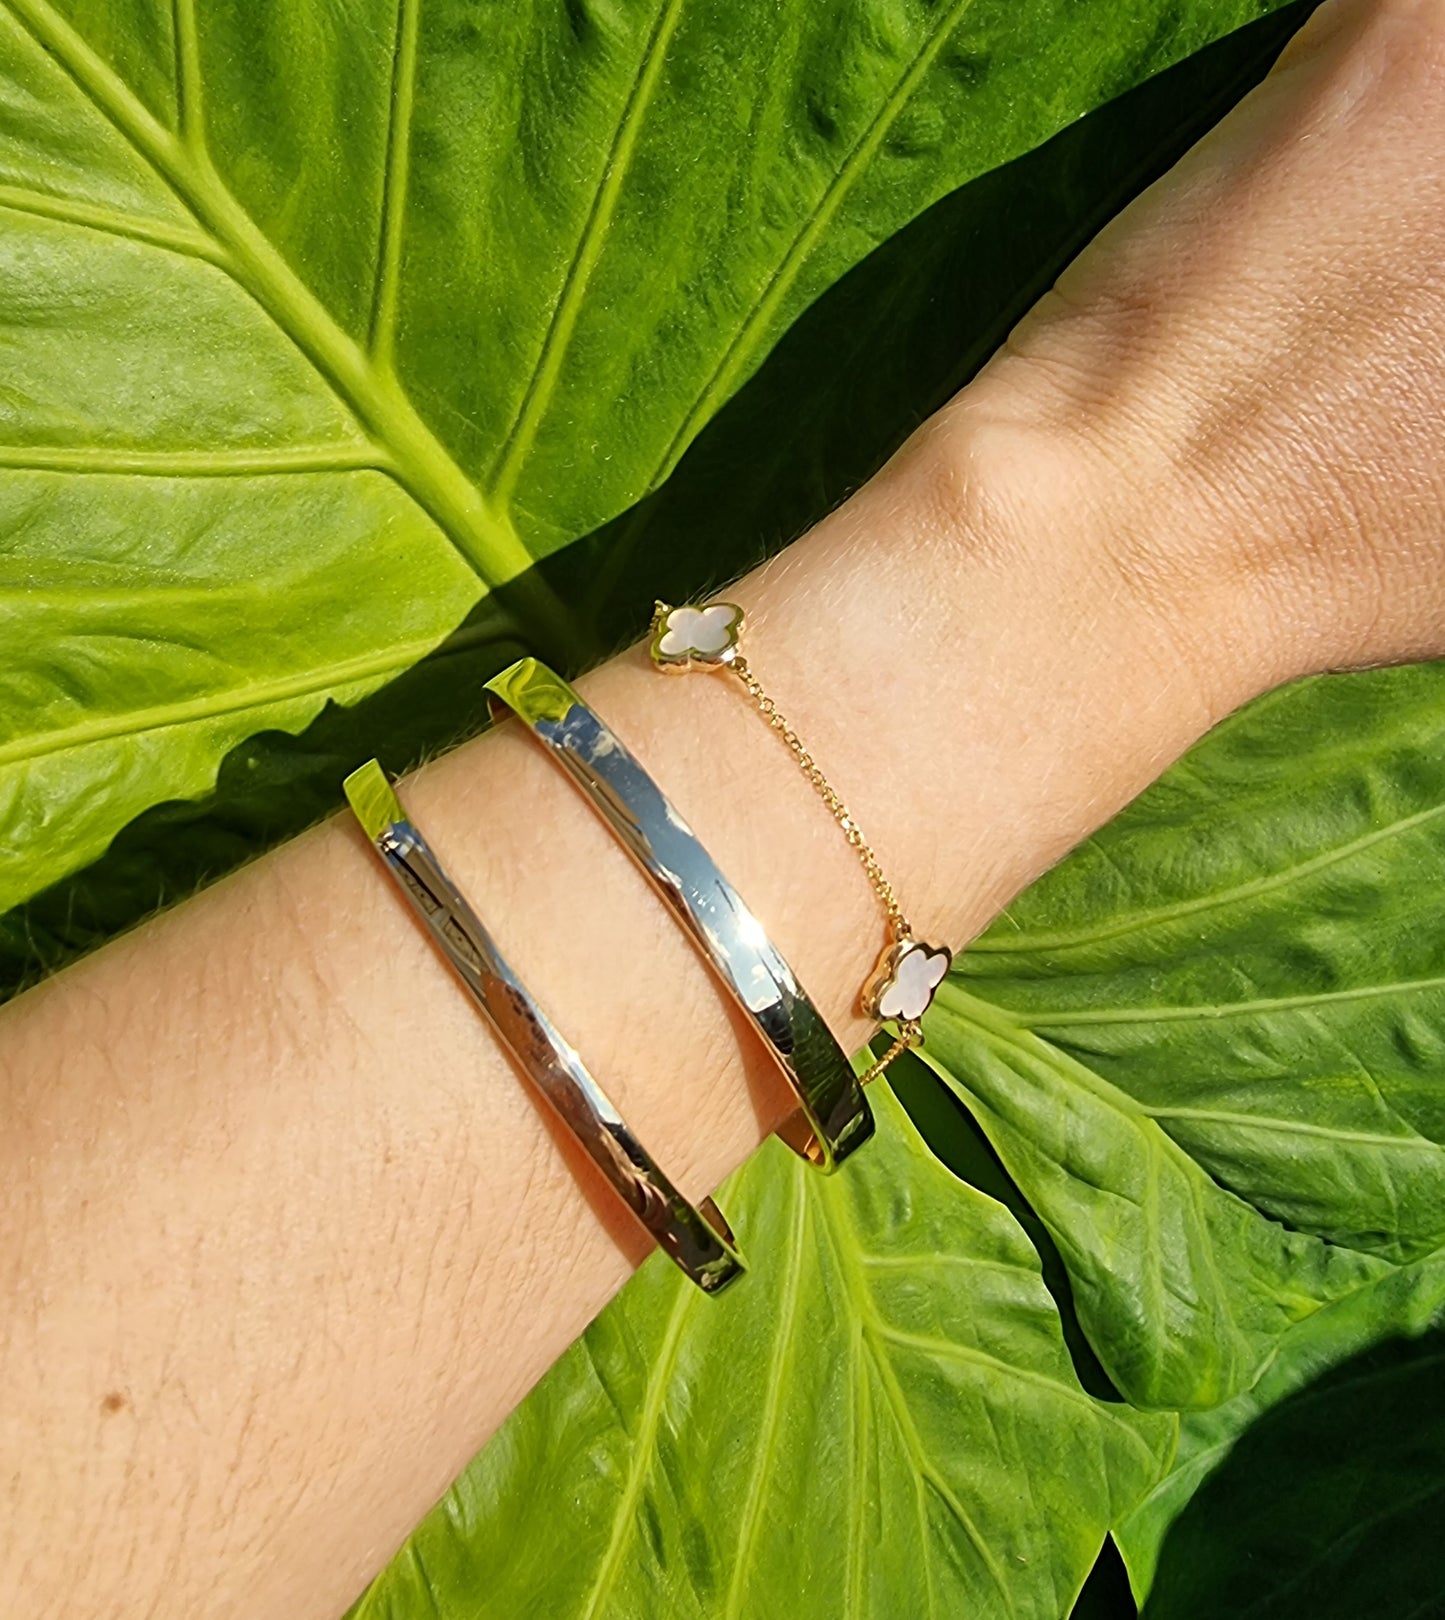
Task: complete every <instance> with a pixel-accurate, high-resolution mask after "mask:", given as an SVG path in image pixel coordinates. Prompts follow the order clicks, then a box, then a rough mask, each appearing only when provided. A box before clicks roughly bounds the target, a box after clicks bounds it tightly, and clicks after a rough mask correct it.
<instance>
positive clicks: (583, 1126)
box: [344, 759, 743, 1294]
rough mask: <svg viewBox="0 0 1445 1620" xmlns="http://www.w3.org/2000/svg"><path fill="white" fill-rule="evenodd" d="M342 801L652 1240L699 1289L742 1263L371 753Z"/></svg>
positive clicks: (718, 1221) (711, 1286) (723, 1227)
mask: <svg viewBox="0 0 1445 1620" xmlns="http://www.w3.org/2000/svg"><path fill="white" fill-rule="evenodd" d="M344 787H345V791H346V797H347V801H348V802H349V803H350V805H351V808H352V810H353V812H354V813H355V815H356V819H357V820H358V821H359V822H360V823H361V825H362V828H363V830H364V831H365V833H366V836H367V837H368V838H369V839H370V840H371V842H372V845H373V847H374V848H375V849H376V851H377V852H378V854H380V856H381V858H382V859H383V861H385V863H386V867H387V870H388V871H389V872H390V873H391V875H392V877H393V878H395V879H396V882H397V885H398V887H399V888H400V889H401V891H402V893H403V894H404V895H405V896H406V898H407V900H408V901H409V902H410V904H411V907H412V909H413V910H414V911H415V912H416V914H417V916H418V917H420V918H421V920H422V922H423V923H424V924H425V925H426V928H427V931H428V933H429V934H430V935H431V937H432V939H433V940H434V941H435V943H436V944H437V946H438V947H439V948H440V949H441V952H442V954H443V955H444V956H445V957H446V959H447V961H448V962H449V963H450V964H451V966H452V968H453V969H454V970H455V972H456V974H457V977H458V978H459V979H460V980H461V981H462V984H463V985H464V986H465V987H466V989H467V991H468V992H469V993H470V995H471V997H472V1000H473V1001H475V1002H476V1004H477V1006H478V1007H480V1008H481V1010H482V1011H483V1012H484V1013H485V1014H486V1016H487V1017H488V1019H489V1020H490V1021H491V1023H492V1025H493V1027H494V1028H495V1029H496V1032H497V1034H498V1036H499V1037H500V1038H501V1041H502V1043H503V1045H504V1046H505V1047H506V1048H507V1049H508V1051H510V1052H511V1054H512V1056H513V1057H514V1058H515V1059H516V1061H517V1063H518V1064H519V1066H520V1067H521V1069H522V1071H523V1072H524V1073H525V1074H526V1075H527V1077H528V1078H529V1079H530V1080H531V1081H532V1082H533V1084H534V1085H535V1086H536V1087H537V1089H538V1091H540V1092H541V1094H542V1096H543V1097H544V1098H545V1099H546V1100H547V1102H548V1103H550V1104H551V1106H552V1108H553V1109H554V1110H555V1111H556V1113H557V1115H558V1117H559V1118H560V1119H561V1121H562V1122H563V1124H564V1125H566V1126H567V1128H568V1129H569V1130H570V1131H571V1132H572V1135H573V1136H574V1137H575V1138H576V1139H577V1141H578V1142H579V1143H580V1144H581V1145H582V1147H583V1148H585V1149H586V1151H587V1153H588V1155H589V1156H590V1158H591V1159H592V1162H593V1163H594V1164H595V1165H596V1166H597V1168H598V1169H599V1170H600V1171H601V1172H602V1174H603V1175H604V1176H605V1177H606V1178H607V1180H608V1181H609V1182H610V1183H611V1185H612V1187H613V1188H614V1189H615V1190H616V1191H617V1193H618V1194H619V1195H620V1196H621V1198H622V1199H623V1201H624V1203H626V1205H627V1207H628V1208H629V1209H630V1210H631V1211H632V1213H633V1214H634V1215H635V1216H636V1217H637V1219H638V1220H639V1221H641V1223H642V1224H643V1226H644V1227H646V1228H647V1230H648V1231H649V1232H650V1233H651V1234H652V1236H653V1238H654V1239H655V1240H656V1242H657V1245H658V1247H659V1248H660V1249H662V1251H663V1252H664V1253H665V1254H667V1255H668V1256H669V1258H670V1259H672V1260H673V1261H674V1262H675V1263H676V1264H677V1265H678V1267H679V1268H680V1269H681V1270H682V1271H683V1272H685V1273H686V1274H687V1276H688V1277H690V1278H691V1279H692V1281H693V1282H695V1283H696V1284H697V1285H698V1287H699V1288H701V1289H702V1290H703V1292H704V1293H709V1294H715V1293H717V1292H718V1290H719V1289H721V1288H725V1287H726V1286H727V1284H728V1283H730V1282H731V1281H732V1280H733V1278H734V1277H736V1276H737V1275H738V1274H739V1273H740V1272H741V1271H742V1269H743V1264H742V1260H741V1259H740V1257H739V1255H738V1252H737V1249H736V1247H735V1245H734V1242H733V1235H732V1233H731V1232H730V1231H729V1230H728V1224H727V1222H726V1221H725V1220H724V1219H723V1217H722V1214H721V1212H720V1211H719V1210H718V1207H717V1205H716V1204H714V1203H713V1201H712V1199H711V1198H705V1199H704V1200H703V1201H702V1203H701V1204H700V1205H699V1206H698V1207H697V1208H694V1207H693V1206H692V1205H691V1204H690V1203H688V1201H687V1200H686V1199H685V1198H684V1197H683V1196H682V1194H681V1193H680V1192H678V1190H677V1189H676V1188H675V1187H674V1186H673V1184H672V1183H671V1182H670V1181H669V1180H668V1178H667V1177H666V1176H665V1175H664V1174H663V1173H662V1171H661V1170H660V1169H659V1168H658V1166H657V1164H656V1162H655V1161H654V1160H653V1158H652V1156H651V1155H650V1154H649V1153H648V1152H647V1150H646V1149H645V1148H644V1147H643V1146H642V1144H641V1142H639V1141H638V1139H637V1138H636V1137H635V1136H634V1135H633V1134H632V1132H631V1131H630V1130H629V1129H628V1128H627V1125H626V1124H625V1123H624V1121H623V1119H622V1116H621V1115H620V1114H619V1113H618V1112H617V1110H616V1108H614V1107H613V1105H612V1103H611V1102H610V1101H609V1100H608V1098H607V1096H606V1094H605V1093H604V1092H603V1090H602V1088H601V1087H600V1086H599V1085H598V1084H597V1082H596V1081H595V1080H594V1079H593V1078H592V1076H591V1074H590V1073H589V1072H588V1071H587V1069H586V1068H585V1067H584V1066H583V1063H582V1060H581V1058H580V1057H578V1055H577V1053H576V1052H575V1051H574V1050H573V1048H572V1047H571V1046H570V1045H569V1044H568V1043H567V1042H566V1041H565V1040H564V1039H563V1038H562V1036H561V1035H560V1034H559V1033H558V1031H557V1029H556V1027H555V1026H554V1025H553V1023H552V1021H551V1019H549V1018H548V1017H547V1015H546V1013H545V1012H544V1011H543V1010H542V1008H541V1007H540V1006H539V1005H538V1003H537V1002H536V1001H535V1000H534V999H533V997H532V995H531V993H530V992H529V991H528V990H527V988H526V986H525V985H523V984H522V982H521V981H520V980H519V979H518V978H517V976H516V974H515V973H513V971H512V969H511V968H510V967H509V966H508V964H507V962H506V960H505V958H504V957H503V956H502V954H501V952H500V951H498V949H497V947H496V944H495V943H494V941H493V940H492V937H491V935H490V934H489V933H488V932H487V930H486V929H485V928H484V927H483V925H482V922H481V919H480V918H479V917H478V916H477V914H476V912H475V911H473V910H472V908H471V906H470V905H469V904H468V902H467V900H466V898H465V897H464V896H463V895H462V893H461V892H460V891H459V890H458V888H457V886H456V884H455V883H453V882H452V880H451V878H449V877H448V876H447V874H446V872H445V871H444V870H443V868H442V865H441V862H440V861H438V859H437V857H436V856H435V854H433V852H432V850H431V848H430V847H429V846H428V844H427V842H426V840H425V839H424V838H423V837H422V835H421V833H420V832H418V831H417V829H416V827H415V826H413V824H412V823H411V822H410V821H409V820H408V819H407V816H406V812H405V811H404V810H403V809H402V807H401V804H400V803H399V801H398V800H397V797H396V793H395V791H394V790H393V788H392V785H391V783H390V781H389V780H388V779H387V776H386V773H385V772H384V771H383V770H382V768H381V766H380V765H379V764H378V763H377V762H376V760H374V759H373V760H371V761H370V762H369V763H368V764H366V765H363V766H362V767H361V768H360V769H359V770H356V771H353V772H352V773H351V775H350V776H348V777H347V778H346V781H345V783H344Z"/></svg>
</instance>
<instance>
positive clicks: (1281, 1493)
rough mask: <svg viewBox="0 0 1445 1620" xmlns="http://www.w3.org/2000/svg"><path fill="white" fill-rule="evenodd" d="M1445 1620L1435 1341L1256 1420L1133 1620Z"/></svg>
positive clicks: (1310, 1390) (1444, 1440)
mask: <svg viewBox="0 0 1445 1620" xmlns="http://www.w3.org/2000/svg"><path fill="white" fill-rule="evenodd" d="M1221 1616H1229V1617H1230V1620H1440V1617H1442V1616H1445V1330H1441V1329H1436V1330H1435V1331H1433V1332H1431V1333H1427V1334H1425V1335H1424V1336H1423V1337H1421V1338H1419V1339H1413V1340H1393V1341H1391V1342H1389V1343H1386V1344H1382V1345H1379V1346H1377V1347H1376V1348H1374V1349H1373V1350H1370V1351H1367V1352H1366V1353H1364V1354H1362V1355H1359V1356H1356V1357H1354V1358H1353V1359H1352V1360H1350V1361H1348V1362H1345V1363H1343V1364H1342V1365H1341V1366H1339V1367H1336V1368H1335V1369H1333V1371H1331V1372H1329V1373H1327V1374H1326V1375H1325V1376H1324V1377H1322V1378H1320V1379H1318V1380H1317V1381H1316V1382H1315V1383H1313V1384H1310V1385H1308V1386H1307V1387H1306V1388H1304V1389H1301V1390H1298V1391H1296V1393H1295V1394H1293V1395H1291V1396H1290V1397H1289V1398H1288V1399H1286V1400H1284V1401H1282V1402H1281V1403H1280V1404H1279V1405H1278V1406H1276V1407H1274V1408H1273V1409H1272V1410H1270V1411H1268V1412H1266V1413H1265V1414H1264V1415H1263V1417H1261V1418H1260V1419H1259V1420H1258V1421H1257V1422H1256V1423H1255V1424H1254V1425H1253V1426H1252V1427H1251V1428H1249V1429H1247V1430H1246V1431H1245V1433H1244V1434H1243V1435H1241V1437H1240V1438H1239V1440H1238V1441H1237V1442H1236V1444H1235V1446H1234V1449H1233V1450H1232V1451H1231V1452H1230V1453H1229V1456H1228V1457H1227V1458H1226V1460H1225V1461H1224V1463H1223V1464H1222V1465H1221V1466H1220V1467H1219V1468H1218V1469H1217V1470H1216V1471H1215V1472H1214V1473H1213V1474H1211V1475H1210V1477H1209V1478H1208V1479H1207V1480H1206V1481H1205V1482H1204V1484H1203V1485H1202V1486H1201V1487H1200V1489H1199V1491H1198V1492H1197V1493H1196V1494H1195V1496H1194V1497H1193V1499H1192V1500H1191V1501H1190V1503H1189V1505H1188V1506H1187V1507H1186V1508H1185V1509H1184V1512H1183V1513H1182V1514H1181V1515H1180V1516H1179V1518H1178V1519H1177V1520H1176V1521H1175V1523H1174V1524H1173V1526H1172V1527H1171V1528H1170V1530H1169V1533H1168V1535H1167V1536H1166V1537H1165V1540H1164V1547H1163V1551H1162V1554H1161V1557H1160V1562H1159V1568H1158V1571H1157V1573H1156V1575H1155V1579H1154V1586H1153V1589H1152V1591H1151V1592H1150V1594H1149V1598H1148V1601H1147V1602H1146V1603H1145V1605H1144V1620H1219V1617H1221Z"/></svg>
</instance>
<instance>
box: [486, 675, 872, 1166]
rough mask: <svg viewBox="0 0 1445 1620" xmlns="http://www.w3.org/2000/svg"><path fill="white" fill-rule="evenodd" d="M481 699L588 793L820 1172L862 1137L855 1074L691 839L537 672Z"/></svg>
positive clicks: (658, 793) (498, 678) (611, 743)
mask: <svg viewBox="0 0 1445 1620" xmlns="http://www.w3.org/2000/svg"><path fill="white" fill-rule="evenodd" d="M487 690H488V691H489V692H490V693H491V694H492V698H493V700H494V712H497V713H499V714H505V713H506V712H507V711H508V710H510V711H511V712H512V713H514V714H515V715H516V716H517V717H518V719H520V720H521V721H522V722H523V724H524V725H526V727H527V728H528V730H529V731H530V732H531V733H532V735H533V736H534V737H535V738H536V739H537V741H538V742H540V743H541V744H542V745H543V746H544V747H545V748H546V749H547V751H548V752H549V753H550V754H551V756H552V758H553V759H554V760H556V761H557V763H558V764H559V765H561V766H562V768H563V769H564V770H565V771H566V772H567V774H568V776H570V777H571V779H572V780H573V782H575V783H576V785H577V786H578V787H579V788H580V789H581V790H582V792H583V793H584V794H585V795H586V796H587V799H588V802H589V803H590V804H591V805H592V808H593V809H594V810H595V811H596V812H597V814H598V815H599V816H600V817H601V818H602V820H603V822H604V823H605V824H606V825H607V826H608V827H609V828H610V829H611V830H612V832H613V833H614V834H615V835H616V837H617V838H618V840H619V841H620V842H621V844H622V846H623V847H624V848H625V849H626V850H627V852H628V854H629V855H631V857H632V858H633V860H634V861H635V862H636V863H637V865H638V866H639V867H640V868H641V869H642V871H643V872H644V873H645V874H646V876H647V878H648V879H649V881H650V882H651V883H652V886H653V887H654V889H656V891H657V892H658V894H659V895H660V896H661V897H662V899H663V900H664V901H665V902H666V903H667V906H668V908H669V909H670V910H671V911H672V913H673V915H674V916H675V917H676V918H677V919H678V921H679V922H680V923H681V924H682V926H683V927H684V928H685V929H686V930H687V933H688V935H689V937H690V938H691V940H692V942H693V944H694V945H695V946H696V947H697V949H698V950H699V952H700V953H701V954H702V957H703V960H704V961H705V962H707V963H708V964H709V966H710V967H711V968H712V969H713V971H714V972H715V973H716V974H717V976H718V978H719V979H720V980H721V981H722V983H723V984H724V985H725V986H726V988H727V989H728V991H729V992H730V994H731V995H732V996H733V999H734V1000H735V1001H736V1002H737V1004H738V1006H739V1007H740V1008H741V1009H742V1010H743V1012H745V1013H746V1014H747V1016H748V1017H749V1018H750V1019H751V1021H752V1024H753V1027H754V1028H755V1029H756V1030H757V1032H758V1033H759V1035H761V1036H762V1038H763V1040H764V1041H765V1042H766V1044H767V1050H768V1052H769V1054H770V1055H771V1056H772V1058H773V1059H774V1061H775V1062H776V1063H777V1064H778V1067H779V1068H780V1069H781V1070H782V1072H783V1075H784V1077H785V1079H786V1080H787V1082H788V1084H789V1086H790V1087H791V1089H792V1091H793V1094H794V1096H796V1098H797V1099H798V1105H799V1106H798V1112H797V1113H795V1114H793V1115H791V1116H790V1117H789V1118H788V1119H787V1120H786V1121H784V1123H783V1124H782V1125H781V1126H779V1128H778V1135H779V1136H780V1137H782V1139H783V1141H784V1142H786V1143H787V1144H788V1146H789V1147H790V1148H792V1149H793V1150H794V1152H796V1153H799V1154H801V1155H802V1156H803V1157H804V1158H805V1159H807V1160H808V1161H809V1163H811V1164H813V1165H816V1166H817V1167H818V1168H819V1169H822V1170H832V1169H834V1168H835V1167H836V1166H837V1165H839V1164H841V1163H842V1161H843V1160H844V1159H846V1158H847V1157H848V1155H849V1154H850V1153H853V1152H855V1151H856V1150H857V1149H858V1148H860V1147H861V1146H862V1145H863V1143H864V1142H866V1141H867V1140H868V1138H869V1137H870V1136H871V1135H872V1134H873V1114H872V1111H871V1110H870V1109H869V1107H868V1100H867V1098H866V1097H864V1095H863V1092H862V1088H861V1086H860V1085H859V1081H858V1076H857V1074H856V1073H855V1072H854V1069H853V1065H852V1064H851V1063H850V1062H849V1061H848V1054H847V1053H846V1052H845V1051H844V1050H843V1048H842V1047H841V1046H840V1045H839V1044H838V1040H837V1038H836V1037H835V1036H834V1034H833V1032H832V1031H831V1030H830V1029H829V1028H828V1026H827V1024H826V1023H825V1022H824V1021H823V1017H822V1015H821V1014H820V1013H819V1011H818V1009H817V1008H816V1007H815V1006H814V1005H813V1003H812V1001H811V1000H810V999H809V997H808V994H807V992H806V991H805V990H804V989H803V987H802V985H801V984H799V983H798V980H797V977H796V975H795V974H794V973H793V970H792V969H791V968H790V967H789V966H788V964H787V962H786V961H785V960H784V959H783V957H782V955H781V953H780V952H779V951H778V949H777V947H776V946H775V945H774V944H773V943H772V941H771V940H770V939H769V938H768V936H767V933H766V931H765V930H764V929H763V927H762V924H761V923H760V922H759V921H758V919H757V918H756V917H754V916H753V914H752V912H751V911H750V910H749V909H748V907H747V905H746V903H745V902H744V900H743V898H742V896H741V895H740V894H739V893H738V892H737V890H736V889H735V888H733V886H732V884H731V883H729V881H728V880H727V878H726V876H724V874H723V872H722V871H721V869H720V868H719V867H718V864H717V862H716V861H714V860H713V858H712V856H711V855H709V854H708V852H707V850H706V849H704V848H703V845H702V843H701V841H700V840H699V839H698V837H697V834H696V833H694V832H693V830H692V828H691V827H689V826H688V824H687V822H686V821H684V820H683V818H682V817H681V816H680V815H679V814H678V812H677V810H676V809H675V808H674V807H673V805H672V804H671V803H670V802H669V801H668V799H667V797H666V796H665V795H664V794H663V792H662V790H661V789H660V788H659V787H658V785H657V783H656V782H654V781H653V780H652V778H651V777H650V776H649V775H648V774H647V772H646V771H645V770H643V768H642V766H641V765H640V764H639V763H638V761H637V759H636V758H635V757H634V756H633V755H632V754H631V753H630V752H629V751H628V749H627V747H626V745H625V744H624V743H623V741H622V739H621V738H620V737H618V735H617V734H616V733H615V732H614V731H612V730H610V729H609V728H608V726H607V725H606V724H605V723H604V722H603V721H602V720H601V719H600V718H599V716H598V715H596V714H594V713H593V711H592V710H591V709H590V708H589V707H588V706H587V704H586V703H585V702H583V700H582V697H581V696H580V694H579V693H577V692H575V691H573V689H572V688H571V687H570V686H569V685H568V684H567V683H566V681H564V680H563V679H562V677H561V676H560V675H558V674H557V673H556V672H555V671H553V670H550V669H548V668H547V666H546V665H545V664H543V663H541V662H539V660H537V659H535V658H519V659H518V660H517V662H516V663H515V664H512V665H511V666H510V667H509V668H507V669H504V670H503V671H502V672H501V673H500V674H498V675H494V676H493V677H492V679H491V680H489V681H488V682H487Z"/></svg>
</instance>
